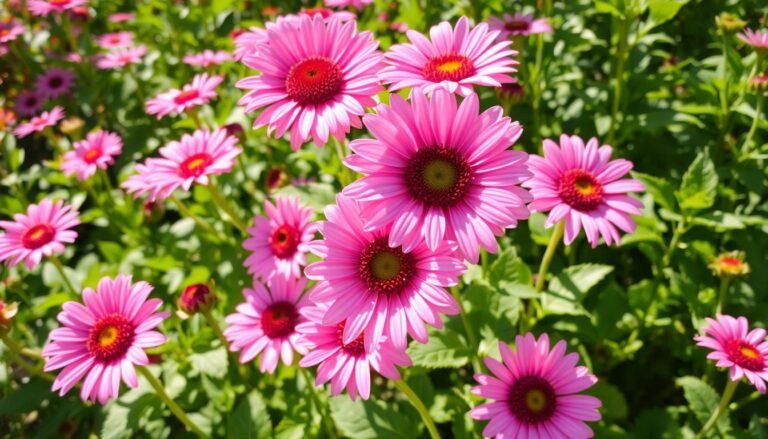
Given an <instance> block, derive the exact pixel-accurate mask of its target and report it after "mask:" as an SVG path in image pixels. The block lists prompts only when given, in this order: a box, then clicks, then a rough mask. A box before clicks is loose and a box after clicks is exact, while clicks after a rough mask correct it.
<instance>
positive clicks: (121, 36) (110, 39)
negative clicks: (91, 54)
mask: <svg viewBox="0 0 768 439" xmlns="http://www.w3.org/2000/svg"><path fill="white" fill-rule="evenodd" d="M96 44H98V45H99V47H101V48H102V49H108V50H109V49H119V48H122V47H130V46H132V45H133V32H126V31H123V32H112V33H108V34H104V35H99V36H98V37H96Z"/></svg>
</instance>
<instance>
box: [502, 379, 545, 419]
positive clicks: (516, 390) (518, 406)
mask: <svg viewBox="0 0 768 439" xmlns="http://www.w3.org/2000/svg"><path fill="white" fill-rule="evenodd" d="M508 404H509V409H510V410H511V411H512V415H513V416H514V417H515V418H516V419H517V420H518V421H519V422H521V423H523V424H539V423H541V422H545V421H547V420H548V419H549V418H551V417H552V415H554V414H555V409H556V408H557V395H555V389H554V388H552V385H551V384H550V383H549V381H547V380H545V379H544V378H542V377H538V376H533V375H531V376H526V377H522V378H520V379H518V380H517V381H515V383H514V384H513V385H512V388H511V389H510V391H509V401H508Z"/></svg>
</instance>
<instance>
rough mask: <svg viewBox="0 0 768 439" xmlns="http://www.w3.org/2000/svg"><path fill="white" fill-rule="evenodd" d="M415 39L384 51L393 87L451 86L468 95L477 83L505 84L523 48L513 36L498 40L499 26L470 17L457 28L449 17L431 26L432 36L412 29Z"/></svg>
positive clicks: (385, 74) (386, 79)
mask: <svg viewBox="0 0 768 439" xmlns="http://www.w3.org/2000/svg"><path fill="white" fill-rule="evenodd" d="M406 35H407V36H408V39H409V40H411V44H395V45H394V46H392V47H390V49H389V52H387V53H386V54H384V57H385V58H386V61H387V64H389V65H388V66H387V67H385V68H384V69H383V70H382V71H381V73H380V74H379V78H381V80H382V82H384V83H385V84H390V87H389V90H390V91H397V90H400V89H403V88H407V87H413V88H423V89H424V91H425V92H427V93H431V92H432V91H434V90H437V89H440V88H442V89H445V90H448V91H449V92H451V93H458V94H460V95H461V96H468V95H470V94H472V93H473V92H474V90H473V86H475V85H479V86H486V87H500V86H501V84H503V83H505V82H511V81H512V77H511V76H509V75H508V73H512V72H515V71H516V70H515V68H514V67H513V66H515V65H516V64H517V61H515V60H514V59H513V58H512V57H513V56H515V55H517V52H516V51H514V50H512V49H510V48H509V44H510V42H509V41H502V42H497V41H496V38H497V37H498V35H499V32H498V31H490V30H489V29H488V24H486V23H480V24H478V25H477V26H475V28H474V29H472V30H470V29H469V20H468V19H467V17H461V18H460V19H459V21H458V22H457V23H456V27H455V28H452V27H451V24H450V23H448V22H447V21H444V22H442V23H440V24H438V25H437V26H433V27H432V29H430V31H429V35H430V37H431V41H430V40H428V39H427V38H426V37H425V36H424V35H422V34H420V33H418V32H416V31H414V30H409V31H407V32H406Z"/></svg>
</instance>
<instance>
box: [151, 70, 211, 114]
mask: <svg viewBox="0 0 768 439" xmlns="http://www.w3.org/2000/svg"><path fill="white" fill-rule="evenodd" d="M223 80H224V77H223V76H218V75H214V76H209V75H208V74H207V73H202V74H199V75H195V77H194V78H192V83H191V84H186V85H184V86H183V87H182V88H181V90H178V89H171V90H168V91H167V92H165V93H160V94H159V95H157V97H155V98H153V99H149V100H147V114H156V115H157V118H158V119H161V118H163V117H164V116H166V115H168V114H171V113H183V112H184V111H186V110H187V109H188V108H194V107H198V106H200V105H205V104H207V103H208V102H210V100H211V99H213V98H215V97H216V96H218V94H216V87H218V85H219V84H221V81H223Z"/></svg>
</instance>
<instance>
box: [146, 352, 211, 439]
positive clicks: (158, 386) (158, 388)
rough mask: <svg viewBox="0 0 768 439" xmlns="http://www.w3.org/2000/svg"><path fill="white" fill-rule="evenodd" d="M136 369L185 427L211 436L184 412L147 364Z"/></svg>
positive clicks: (205, 435)
mask: <svg viewBox="0 0 768 439" xmlns="http://www.w3.org/2000/svg"><path fill="white" fill-rule="evenodd" d="M136 370H137V371H138V372H139V373H140V374H141V375H143V376H144V378H146V379H147V381H149V384H150V385H152V387H153V388H154V389H155V393H157V396H159V397H160V399H162V400H163V402H164V403H165V405H167V406H168V408H169V409H170V410H171V412H172V413H173V414H174V415H175V416H176V417H177V418H178V419H179V421H181V423H182V424H184V426H185V427H187V430H189V431H190V432H192V433H194V434H196V435H198V436H200V437H205V438H207V437H209V436H208V435H207V434H205V433H203V431H202V430H200V428H199V427H198V426H197V425H195V423H194V422H192V420H191V419H189V416H187V413H186V412H184V410H183V409H182V408H181V407H179V405H178V404H176V402H175V401H174V400H173V399H172V398H171V397H170V396H168V393H166V392H165V388H164V387H163V384H162V383H160V381H159V380H158V379H157V378H155V376H154V375H152V372H150V371H149V369H147V368H146V367H145V366H136Z"/></svg>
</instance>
